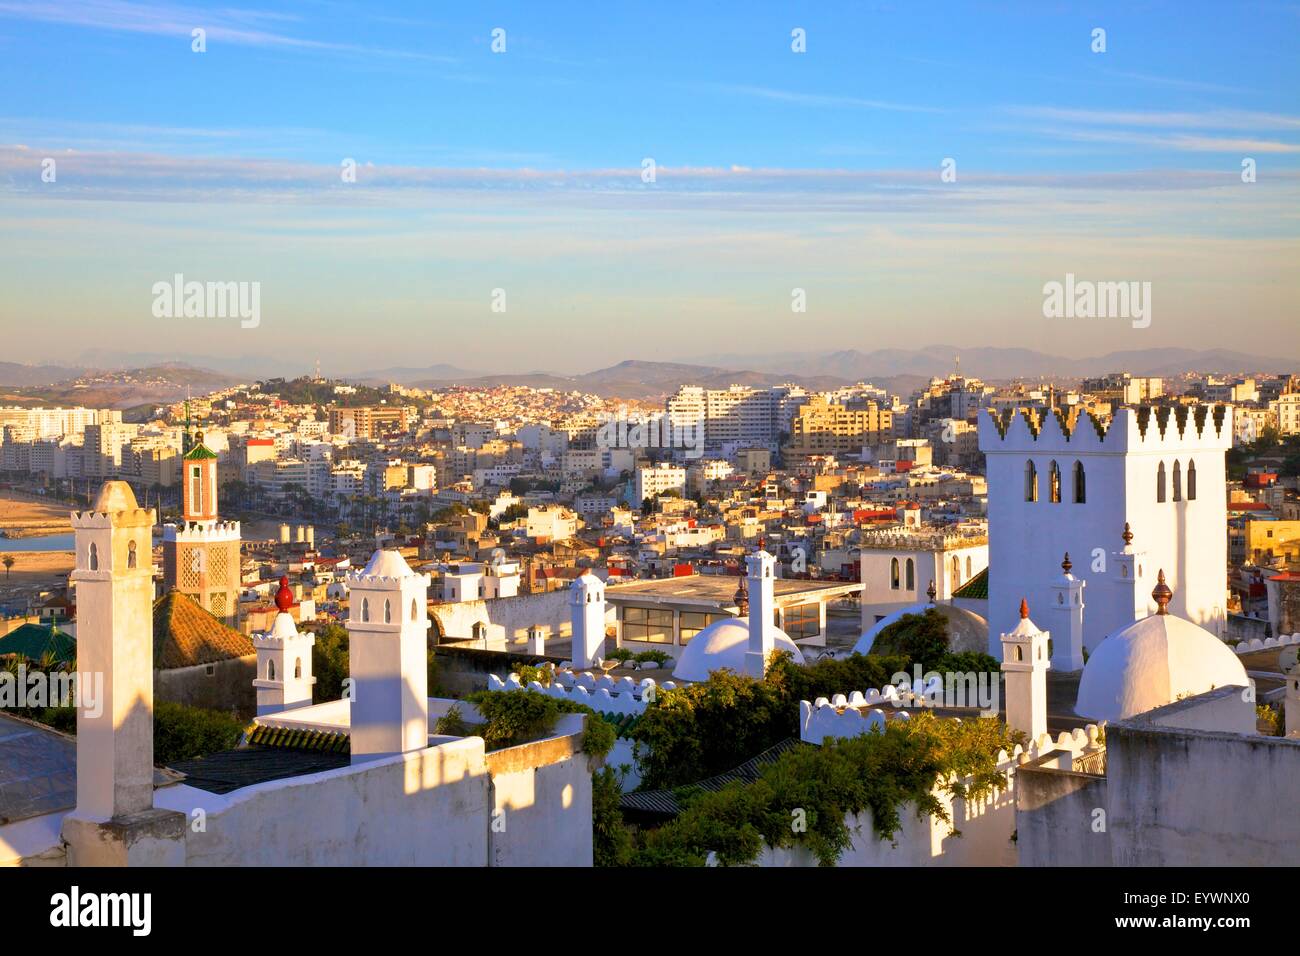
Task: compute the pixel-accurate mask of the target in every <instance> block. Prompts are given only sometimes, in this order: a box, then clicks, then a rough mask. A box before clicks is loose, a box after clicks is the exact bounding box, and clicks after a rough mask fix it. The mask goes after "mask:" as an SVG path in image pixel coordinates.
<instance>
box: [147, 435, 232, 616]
mask: <svg viewBox="0 0 1300 956" xmlns="http://www.w3.org/2000/svg"><path fill="white" fill-rule="evenodd" d="M240 561H241V557H240V531H239V522H238V521H223V520H221V517H220V514H219V512H218V503H217V455H216V453H215V452H214V451H212V449H210V448H208V447H207V445H205V444H204V443H203V432H197V433H196V434H195V436H194V443H193V445H192V446H191V447H190V449H189V450H188V451H187V452H186V453H185V456H184V458H183V459H182V461H181V520H180V522H179V523H178V524H168V525H165V526H164V527H163V588H164V589H165V590H168V591H170V590H177V591H179V592H181V593H182V594H185V595H188V596H189V597H192V598H193V599H194V600H195V602H196V603H197V604H198V605H199V607H201V608H203V609H204V610H206V611H209V612H210V613H211V614H212V615H213V616H214V617H216V618H217V619H219V620H220V621H222V622H223V623H226V624H229V625H232V626H233V625H234V624H235V623H236V621H237V618H238V610H239V589H240V586H241V585H242V579H241V568H240Z"/></svg>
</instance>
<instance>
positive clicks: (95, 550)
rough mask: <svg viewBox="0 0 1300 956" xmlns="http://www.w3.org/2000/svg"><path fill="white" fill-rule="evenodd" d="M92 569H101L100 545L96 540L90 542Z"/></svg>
mask: <svg viewBox="0 0 1300 956" xmlns="http://www.w3.org/2000/svg"><path fill="white" fill-rule="evenodd" d="M90 570H92V571H98V570H99V547H98V546H97V545H96V544H95V542H93V541H92V542H90Z"/></svg>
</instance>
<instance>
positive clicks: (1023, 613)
mask: <svg viewBox="0 0 1300 956" xmlns="http://www.w3.org/2000/svg"><path fill="white" fill-rule="evenodd" d="M1028 617H1029V602H1028V601H1026V600H1025V599H1024V598H1021V599H1020V620H1022V621H1023V620H1026V619H1027V618H1028Z"/></svg>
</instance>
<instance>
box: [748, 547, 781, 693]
mask: <svg viewBox="0 0 1300 956" xmlns="http://www.w3.org/2000/svg"><path fill="white" fill-rule="evenodd" d="M745 565H746V583H747V585H748V591H749V649H748V650H747V651H746V652H745V673H746V674H748V675H750V676H751V677H762V676H763V675H764V674H766V673H767V664H768V661H769V660H771V657H772V652H773V651H774V650H776V624H775V623H774V622H773V620H772V614H773V612H774V610H775V608H776V558H774V557H772V555H770V554H768V553H767V552H766V551H764V550H763V549H762V548H760V549H759V550H758V551H756V552H755V553H753V554H751V555H750V556H749V557H747V558H746V559H745Z"/></svg>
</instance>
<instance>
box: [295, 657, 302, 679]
mask: <svg viewBox="0 0 1300 956" xmlns="http://www.w3.org/2000/svg"><path fill="white" fill-rule="evenodd" d="M293 676H294V677H296V678H301V677H302V658H301V657H300V658H298V659H297V660H296V661H294V662H293Z"/></svg>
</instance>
